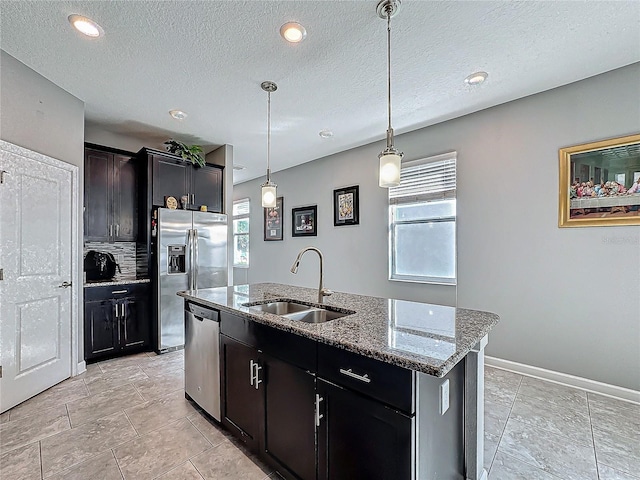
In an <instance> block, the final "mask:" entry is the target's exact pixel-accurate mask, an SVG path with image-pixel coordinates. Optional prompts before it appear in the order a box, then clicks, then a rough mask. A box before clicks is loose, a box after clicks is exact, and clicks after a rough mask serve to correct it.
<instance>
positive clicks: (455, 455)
mask: <svg viewBox="0 0 640 480" xmlns="http://www.w3.org/2000/svg"><path fill="white" fill-rule="evenodd" d="M179 295H181V296H182V297H184V298H185V300H186V302H187V303H189V302H193V303H196V304H197V305H200V306H204V307H207V308H211V309H213V310H215V311H217V312H219V315H220V331H221V334H222V335H221V342H220V346H221V350H220V357H221V367H220V371H221V377H222V380H221V384H222V391H221V397H222V423H223V425H225V426H227V427H228V428H230V430H231V431H232V432H233V433H235V434H236V435H237V436H238V437H239V438H240V439H242V440H243V441H245V443H247V445H248V446H249V447H250V448H252V449H253V450H254V451H256V452H257V453H258V454H260V455H261V457H263V458H265V459H266V460H267V461H269V462H270V463H271V464H273V465H274V466H275V467H276V468H277V469H278V471H279V472H280V473H281V474H283V476H285V477H286V478H332V479H334V478H410V479H429V480H431V479H436V478H437V479H468V480H480V479H482V478H486V475H487V474H486V471H485V470H484V469H483V430H484V424H483V410H484V409H483V402H484V398H483V390H484V382H483V369H484V347H485V345H486V343H487V335H488V333H489V331H490V330H491V328H492V327H493V326H495V325H496V323H497V322H498V316H497V315H495V314H493V313H488V312H480V311H475V310H467V309H460V308H453V307H444V306H439V305H430V304H424V303H418V302H409V301H403V300H393V299H383V298H378V297H369V296H363V295H355V294H349V293H339V292H336V293H333V294H332V295H331V296H330V297H327V298H326V299H325V303H324V305H323V306H325V307H327V308H329V309H331V310H332V311H334V312H339V313H340V314H343V315H344V314H346V315H345V316H343V317H341V318H337V319H335V320H331V321H327V322H325V323H318V324H315V323H313V324H309V323H305V322H301V321H299V320H295V319H291V318H286V317H283V316H281V315H275V314H273V313H268V312H265V311H262V310H260V309H259V307H260V304H262V303H264V302H267V301H271V302H274V301H286V300H295V301H296V302H298V303H302V304H306V305H309V306H318V305H319V304H317V291H316V290H313V289H308V288H302V287H293V286H289V285H282V284H274V283H261V284H255V285H240V286H234V287H221V288H212V289H204V290H198V291H186V292H181V293H179ZM240 358H241V359H242V360H238V359H240ZM245 360H246V361H247V365H245V364H244V363H243V362H244V361H245ZM245 371H246V372H247V373H248V375H247V376H248V377H250V378H247V379H246V380H247V381H244V380H242V381H241V382H240V384H237V383H238V382H237V380H238V379H237V377H238V376H244V372H245ZM261 371H262V373H261ZM287 382H289V383H287ZM276 387H278V388H277V389H276ZM243 388H246V389H248V390H245V391H242V389H243ZM261 388H262V391H261V390H260V389H261ZM254 391H255V392H257V393H255V397H254V398H253V399H252V400H247V399H248V398H249V397H248V396H249V395H254V394H253V392H254ZM313 397H315V398H313ZM306 398H309V402H306V400H304V399H306ZM301 399H302V400H301ZM243 403H245V404H246V403H248V404H249V405H250V408H245V407H247V405H244V406H243V405H242V404H243ZM306 403H309V404H310V405H306ZM297 415H299V419H298V420H296V419H297ZM307 415H309V416H312V417H313V418H315V425H314V423H309V425H310V426H311V427H313V428H311V429H309V428H307V427H306V426H305V425H306V421H305V420H304V418H306V416H307ZM245 417H246V418H245ZM248 417H253V418H252V419H251V418H248ZM298 425H302V426H301V427H300V429H299V431H297V432H295V433H291V439H292V441H294V442H295V445H293V444H291V443H287V438H286V437H287V435H284V436H283V434H282V433H280V432H283V431H292V432H293V430H295V428H296V426H298ZM347 425H348V426H347ZM292 429H293V430H292ZM363 432H364V433H363ZM376 435H377V436H376ZM305 438H306V439H307V440H308V442H307V443H308V448H307V451H306V452H305V451H304V448H303V447H304V445H305ZM294 447H295V448H294ZM289 451H293V452H294V453H293V454H291V458H290V459H289V460H287V458H284V457H287V456H288V455H289V454H288V453H287V452H289ZM345 451H346V452H345ZM381 457H382V459H381ZM302 459H306V460H304V461H303V460H302ZM369 468H370V471H369V470H367V469H369ZM391 472H393V473H391ZM391 475H392V476H391Z"/></svg>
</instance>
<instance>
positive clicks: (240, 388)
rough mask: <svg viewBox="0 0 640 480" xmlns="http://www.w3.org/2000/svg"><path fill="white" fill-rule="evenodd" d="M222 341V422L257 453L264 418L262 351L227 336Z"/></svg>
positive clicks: (222, 337)
mask: <svg viewBox="0 0 640 480" xmlns="http://www.w3.org/2000/svg"><path fill="white" fill-rule="evenodd" d="M220 338H221V340H220V347H221V348H220V355H221V362H222V369H223V370H222V396H223V398H222V404H223V411H222V423H223V424H224V425H225V426H226V427H227V428H229V429H230V430H231V431H232V432H233V433H234V434H235V435H236V436H237V437H238V438H240V439H241V440H242V441H243V442H244V443H246V444H247V446H249V447H250V448H252V449H253V450H256V451H257V450H258V449H259V445H260V432H261V416H262V411H261V410H262V399H261V393H262V392H261V389H260V383H262V382H263V380H262V377H263V375H262V372H261V371H260V370H259V369H258V367H259V365H258V351H257V350H256V349H255V348H253V347H250V346H248V345H244V344H243V343H240V342H238V341H236V340H234V339H232V338H229V337H227V336H224V335H222V336H221V337H220ZM256 377H257V378H256ZM258 382H259V383H258Z"/></svg>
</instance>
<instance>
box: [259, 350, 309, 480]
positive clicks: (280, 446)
mask: <svg viewBox="0 0 640 480" xmlns="http://www.w3.org/2000/svg"><path fill="white" fill-rule="evenodd" d="M260 361H261V364H262V367H263V369H264V387H263V391H264V398H263V401H264V405H265V408H264V411H265V412H264V436H263V441H264V445H263V447H262V450H263V452H264V453H265V455H267V457H268V458H269V459H270V460H271V462H272V463H275V465H276V466H277V468H278V470H280V471H281V472H287V473H288V474H289V475H291V477H292V478H299V479H302V480H314V479H315V478H316V432H315V428H316V426H315V422H314V420H315V407H316V397H315V394H316V377H315V375H313V374H312V373H310V372H308V371H306V370H303V369H301V368H298V367H296V366H295V365H292V364H290V363H288V362H284V361H282V360H278V359H276V358H273V357H271V356H269V355H264V354H263V355H262V357H261V360H260ZM261 386H262V385H261ZM289 475H287V476H289Z"/></svg>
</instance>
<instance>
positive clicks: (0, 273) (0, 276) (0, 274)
mask: <svg viewBox="0 0 640 480" xmlns="http://www.w3.org/2000/svg"><path fill="white" fill-rule="evenodd" d="M0 280H4V268H0Z"/></svg>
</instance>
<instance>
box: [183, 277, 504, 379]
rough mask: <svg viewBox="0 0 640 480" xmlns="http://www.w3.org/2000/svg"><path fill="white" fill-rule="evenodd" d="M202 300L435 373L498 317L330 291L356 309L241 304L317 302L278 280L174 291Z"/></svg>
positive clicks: (312, 293)
mask: <svg viewBox="0 0 640 480" xmlns="http://www.w3.org/2000/svg"><path fill="white" fill-rule="evenodd" d="M178 295H180V296H182V297H184V298H185V299H188V300H192V301H194V302H196V303H199V304H201V305H204V306H209V307H213V308H217V309H219V310H226V311H228V312H231V313H241V314H242V315H243V316H244V317H248V318H250V319H252V320H253V321H255V322H258V323H262V324H265V325H269V326H271V327H274V328H277V329H280V330H284V331H287V332H292V333H295V334H298V335H301V336H303V337H307V338H310V339H313V340H317V341H319V342H322V343H326V344H328V345H334V346H336V347H339V348H343V349H345V350H348V351H351V352H355V353H359V354H361V355H364V356H366V357H370V358H375V359H377V360H382V361H383V362H386V363H390V364H393V365H398V366H400V367H404V368H407V369H410V370H415V371H419V372H423V373H426V374H429V375H434V376H436V377H442V376H444V375H446V374H447V373H448V372H449V371H450V370H451V369H452V368H453V367H454V366H455V365H456V364H457V363H458V362H459V361H460V360H462V359H463V358H464V357H465V355H467V353H469V351H470V350H471V349H472V348H473V347H474V346H475V345H476V344H477V343H478V342H479V341H480V340H481V339H482V338H483V337H484V336H485V335H487V334H488V333H489V331H490V330H491V329H492V328H493V327H494V326H495V325H496V324H497V323H498V320H499V317H498V315H496V314H495V313H489V312H482V311H477V310H467V309H464V308H454V307H445V306H441V305H431V304H427V303H418V302H409V301H405V300H393V299H386V298H379V297H368V296H364V295H355V294H351V293H341V292H334V293H333V295H331V296H329V297H325V301H324V304H325V305H327V306H331V307H335V308H338V309H342V310H352V311H355V312H356V313H354V314H352V315H348V316H345V317H342V318H338V319H336V320H331V321H329V322H326V323H320V324H309V323H304V322H300V321H296V320H290V319H288V318H285V317H281V316H279V315H274V314H270V313H265V312H261V311H259V310H255V309H252V308H250V307H246V306H244V304H246V303H252V302H259V301H262V300H267V299H274V300H275V299H294V300H299V301H302V302H304V303H308V304H315V305H317V303H316V302H317V298H318V291H317V290H316V289H311V288H303V287H294V286H291V285H283V284H278V283H258V284H254V285H236V286H233V287H219V288H207V289H201V290H191V291H185V292H179V293H178Z"/></svg>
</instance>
